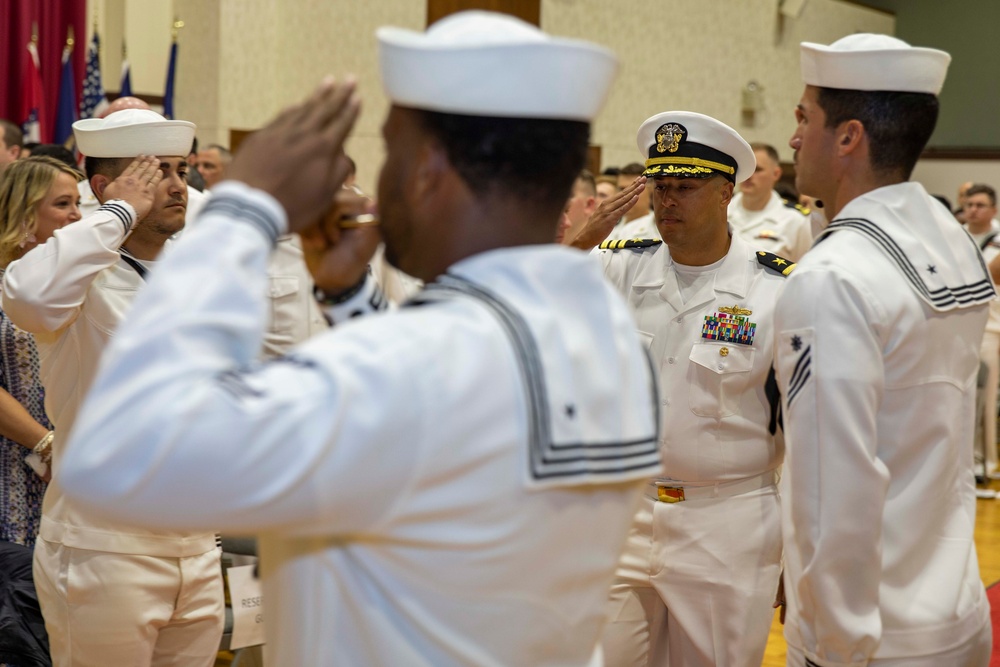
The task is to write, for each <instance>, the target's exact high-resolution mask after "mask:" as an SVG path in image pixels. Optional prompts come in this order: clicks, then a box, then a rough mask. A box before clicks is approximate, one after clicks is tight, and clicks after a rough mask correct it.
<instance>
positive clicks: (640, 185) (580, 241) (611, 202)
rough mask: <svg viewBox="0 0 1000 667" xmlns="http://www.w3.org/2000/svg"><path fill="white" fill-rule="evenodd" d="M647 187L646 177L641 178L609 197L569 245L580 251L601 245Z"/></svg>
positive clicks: (570, 240) (569, 241) (568, 241)
mask: <svg viewBox="0 0 1000 667" xmlns="http://www.w3.org/2000/svg"><path fill="white" fill-rule="evenodd" d="M645 187H646V177H645V176H640V177H639V178H637V179H635V180H634V181H632V183H631V184H629V185H628V187H626V188H625V189H623V190H622V191H621V192H619V193H618V194H616V195H614V196H613V197H608V198H607V199H605V200H604V201H603V202H601V205H600V206H598V207H597V208H596V209H595V210H594V212H593V213H591V214H590V217H589V218H588V219H587V222H586V223H584V225H583V227H582V228H581V229H580V231H578V232H577V233H576V236H574V237H573V238H571V239H567V244H568V245H571V246H573V247H574V248H579V249H580V250H590V249H591V248H594V247H596V246H597V245H599V244H600V243H601V242H602V241H604V239H606V238H608V234H610V233H611V230H612V229H614V228H615V225H616V224H618V221H619V220H621V219H622V216H623V215H625V214H626V213H628V211H629V210H630V209H631V208H632V207H633V206H635V203H636V202H637V201H639V195H640V194H641V193H642V191H643V189H645Z"/></svg>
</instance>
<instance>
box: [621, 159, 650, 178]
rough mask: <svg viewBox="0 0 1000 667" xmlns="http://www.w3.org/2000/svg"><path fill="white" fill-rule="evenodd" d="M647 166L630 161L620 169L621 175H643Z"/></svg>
mask: <svg viewBox="0 0 1000 667" xmlns="http://www.w3.org/2000/svg"><path fill="white" fill-rule="evenodd" d="M644 171H646V168H645V167H644V166H642V165H641V164H639V163H638V162H629V163H628V164H627V165H625V166H624V167H622V168H621V169H619V170H618V175H619V176H642V174H643V172H644Z"/></svg>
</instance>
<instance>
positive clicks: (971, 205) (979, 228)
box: [962, 183, 1000, 250]
mask: <svg viewBox="0 0 1000 667" xmlns="http://www.w3.org/2000/svg"><path fill="white" fill-rule="evenodd" d="M962 213H963V217H964V218H965V231H967V232H969V234H970V235H971V236H972V239H973V240H974V241H975V242H976V245H978V246H979V249H980V250H982V249H983V248H984V247H985V245H986V243H988V242H989V241H991V240H992V239H993V238H994V237H995V236H996V235H997V233H1000V225H997V223H996V222H995V219H996V216H997V201H996V191H995V190H994V189H993V188H992V187H990V186H989V185H985V184H983V183H973V184H972V185H970V186H969V187H968V188H967V189H966V192H965V202H964V203H963V204H962Z"/></svg>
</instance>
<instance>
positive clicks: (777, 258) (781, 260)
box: [772, 257, 788, 266]
mask: <svg viewBox="0 0 1000 667" xmlns="http://www.w3.org/2000/svg"><path fill="white" fill-rule="evenodd" d="M772 261H773V262H774V265H775V266H781V265H782V264H788V262H787V261H785V260H783V259H781V258H780V257H776V258H774V260H772Z"/></svg>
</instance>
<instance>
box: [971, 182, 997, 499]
mask: <svg viewBox="0 0 1000 667" xmlns="http://www.w3.org/2000/svg"><path fill="white" fill-rule="evenodd" d="M963 209H964V214H965V216H964V217H965V230H966V231H967V232H969V234H970V235H971V236H972V238H973V240H974V241H975V242H976V245H978V246H979V250H980V251H982V253H983V259H984V260H985V261H986V262H987V264H990V263H992V261H993V260H994V259H996V257H997V256H998V255H1000V230H998V229H997V228H996V226H995V225H994V223H993V219H994V218H995V217H996V214H997V201H996V191H995V190H994V189H993V188H992V187H990V186H989V185H985V184H983V183H973V184H972V185H970V186H969V187H968V188H966V189H965V205H964V206H963ZM979 359H980V360H981V361H982V362H983V363H984V364H986V369H987V374H986V384H985V385H984V386H983V401H982V403H983V405H982V414H980V415H979V416H978V419H979V420H980V421H979V422H978V423H977V426H978V427H979V428H978V429H977V433H979V434H980V438H979V441H978V442H977V443H976V445H977V449H978V450H979V452H977V453H981V454H982V466H983V469H982V470H981V471H980V470H978V464H979V462H978V461H977V477H979V478H980V479H982V478H983V477H986V478H992V479H997V478H998V477H1000V472H998V470H997V468H998V463H997V391H998V385H1000V300H998V299H993V301H991V302H990V318H989V319H988V320H987V321H986V332H985V333H984V334H983V344H982V347H981V349H980V351H979ZM977 458H978V457H977ZM977 493H979V494H980V495H981V497H990V496H991V491H990V490H989V489H982V490H977ZM992 497H996V494H995V492H993V493H992Z"/></svg>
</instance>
